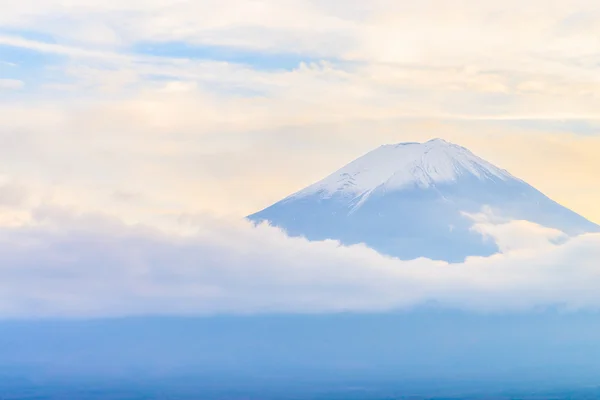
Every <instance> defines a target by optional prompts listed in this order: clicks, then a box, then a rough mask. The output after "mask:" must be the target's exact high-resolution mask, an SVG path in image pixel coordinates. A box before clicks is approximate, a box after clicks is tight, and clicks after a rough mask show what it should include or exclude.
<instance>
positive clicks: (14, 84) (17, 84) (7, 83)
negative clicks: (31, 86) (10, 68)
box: [0, 79, 25, 90]
mask: <svg viewBox="0 0 600 400" xmlns="http://www.w3.org/2000/svg"><path fill="white" fill-rule="evenodd" d="M23 86H25V83H24V82H23V81H20V80H18V79H0V90H16V89H21V88H22V87H23Z"/></svg>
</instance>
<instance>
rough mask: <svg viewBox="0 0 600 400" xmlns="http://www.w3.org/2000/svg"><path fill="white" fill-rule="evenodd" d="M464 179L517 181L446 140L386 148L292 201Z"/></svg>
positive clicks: (333, 175) (371, 153)
mask: <svg viewBox="0 0 600 400" xmlns="http://www.w3.org/2000/svg"><path fill="white" fill-rule="evenodd" d="M461 177H471V178H476V179H480V180H484V179H498V180H507V179H515V178H514V177H513V176H512V175H510V174H509V173H508V172H507V171H505V170H502V169H499V168H497V167H495V166H494V165H492V164H490V163H488V162H487V161H485V160H483V159H481V158H479V157H477V156H476V155H474V154H473V153H471V152H470V151H469V150H467V149H465V148H464V147H461V146H458V145H455V144H452V143H449V142H447V141H445V140H443V139H433V140H430V141H428V142H425V143H415V142H410V143H398V144H388V145H383V146H381V147H379V148H377V149H375V150H373V151H371V152H369V153H367V154H365V155H364V156H362V157H360V158H358V159H357V160H355V161H353V162H351V163H350V164H348V165H346V166H345V167H343V168H341V169H340V170H338V171H336V172H334V173H333V174H331V175H329V176H328V177H326V178H325V179H323V180H322V181H320V182H317V183H315V184H313V185H311V186H309V187H307V188H306V189H304V190H302V191H300V192H298V193H296V194H294V195H292V197H303V196H310V195H313V194H315V193H318V194H319V195H320V196H321V197H323V198H328V197H331V196H333V195H334V194H342V195H344V196H346V197H348V196H358V195H361V194H363V193H367V192H372V191H373V190H375V189H381V190H386V191H394V190H402V189H404V188H408V187H415V186H416V187H420V188H427V187H433V186H436V185H440V184H445V183H451V182H455V181H457V180H458V179H460V178H461Z"/></svg>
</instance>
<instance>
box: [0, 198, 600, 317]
mask: <svg viewBox="0 0 600 400" xmlns="http://www.w3.org/2000/svg"><path fill="white" fill-rule="evenodd" d="M32 220H33V221H35V223H32V224H29V225H28V226H20V227H4V228H2V230H1V231H0V316H1V317H2V318H31V317H34V318H35V317H102V316H130V315H208V314H219V313H227V314H256V313H328V312H379V311H391V310H403V309H410V308H413V307H416V306H420V305H426V304H429V305H431V304H436V305H437V306H440V307H445V308H454V309H462V310H470V311H475V312H507V311H510V312H521V311H530V310H533V309H536V308H545V307H559V308H563V309H565V310H576V309H582V308H583V309H597V308H600V293H599V292H598V290H597V287H598V281H599V279H600V273H599V272H598V268H597V267H598V261H597V260H599V259H600V235H585V236H579V237H575V238H566V237H565V236H564V235H562V234H561V233H560V232H557V231H554V230H550V229H546V228H544V227H540V226H536V225H533V224H531V223H528V222H525V221H513V222H499V221H493V219H490V218H489V217H486V216H485V215H482V216H478V217H477V218H476V224H475V225H474V229H476V230H478V231H479V232H481V233H482V234H483V235H484V236H485V237H487V238H488V240H496V242H497V243H498V244H499V246H500V248H501V251H502V253H499V254H497V255H494V256H491V257H488V258H477V257H476V258H469V259H467V260H466V261H465V262H464V263H460V264H447V263H445V262H440V261H432V260H428V259H418V260H413V261H401V260H398V259H392V258H388V257H384V256H382V255H380V254H378V253H376V252H375V251H373V250H371V249H369V248H367V247H364V246H362V245H357V246H352V247H342V246H339V244H338V243H336V242H334V241H325V242H308V241H306V240H304V239H302V238H289V237H287V236H286V235H285V234H284V233H283V232H282V231H280V230H278V229H275V228H272V227H269V226H264V225H261V226H258V227H253V226H252V225H250V224H248V223H245V222H244V223H241V222H231V221H222V220H214V219H210V218H204V217H202V218H198V217H189V218H187V219H182V220H181V221H180V222H181V223H185V224H187V225H188V227H189V228H190V232H193V233H191V234H190V233H188V234H177V235H174V234H166V233H162V232H160V231H157V230H154V229H150V228H145V227H141V226H127V225H124V224H123V223H121V222H120V221H118V220H114V219H110V218H108V217H104V216H101V215H91V214H90V215H81V214H80V215H76V214H73V213H71V212H68V211H66V210H64V209H60V208H49V207H47V208H43V209H37V210H36V212H35V214H34V215H33V217H32ZM522 238H526V239H527V240H522Z"/></svg>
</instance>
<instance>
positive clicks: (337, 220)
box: [248, 139, 600, 262]
mask: <svg viewBox="0 0 600 400" xmlns="http://www.w3.org/2000/svg"><path fill="white" fill-rule="evenodd" d="M484 207H491V209H492V210H493V211H494V213H495V214H496V215H499V216H501V217H505V218H509V219H524V220H528V221H531V222H535V223H538V224H540V225H544V226H547V227H551V228H556V229H559V230H561V231H563V232H565V233H567V234H569V235H577V234H581V233H585V232H598V231H600V227H599V226H598V225H595V224H593V223H592V222H590V221H588V220H586V219H585V218H583V217H581V216H580V215H578V214H576V213H574V212H572V211H570V210H568V209H566V208H564V207H562V206H561V205H559V204H557V203H556V202H554V201H552V200H551V199H549V198H548V197H546V196H545V195H543V194H542V193H541V192H539V191H538V190H536V189H535V188H533V187H532V186H530V185H528V184H527V183H525V182H523V181H522V180H520V179H518V178H516V177H514V176H512V175H511V174H510V173H508V172H507V171H505V170H502V169H500V168H498V167H496V166H494V165H492V164H490V163H488V162H487V161H485V160H483V159H481V158H479V157H477V156H476V155H474V154H473V153H471V152H470V151H469V150H467V149H465V148H464V147H461V146H457V145H455V144H451V143H448V142H446V141H444V140H441V139H434V140H430V141H428V142H426V143H400V144H396V145H386V146H381V147H379V148H378V149H375V150H373V151H371V152H370V153H368V154H366V155H364V156H362V157H360V158H358V159H357V160H355V161H353V162H351V163H350V164H348V165H347V166H345V167H343V168H342V169H340V170H338V171H336V172H335V173H333V174H332V175H330V176H328V177H326V178H325V179H323V180H322V181H320V182H317V183H315V184H313V185H311V186H309V187H307V188H305V189H303V190H301V191H299V192H297V193H295V194H293V195H291V196H289V197H287V198H286V199H284V200H282V201H280V202H278V203H276V204H274V205H272V206H270V207H268V208H267V209H265V210H263V211H260V212H258V213H256V214H253V215H251V216H249V217H248V218H249V219H250V220H252V221H255V222H261V221H269V222H270V223H271V224H273V225H275V226H279V227H281V228H283V229H285V230H286V231H287V233H288V234H289V235H291V236H305V237H307V238H308V239H310V240H324V239H337V240H340V241H341V242H342V243H344V244H356V243H365V244H367V245H368V246H370V247H372V248H374V249H376V250H378V251H380V252H382V253H384V254H388V255H392V256H395V257H399V258H402V259H412V258H418V257H429V258H434V259H441V260H447V261H451V262H455V261H462V260H463V259H464V258H465V257H467V256H470V255H482V256H487V255H490V254H493V253H495V252H497V250H498V249H497V247H496V245H495V244H494V243H492V242H490V241H487V240H485V239H484V238H482V237H481V235H479V234H478V233H475V232H473V231H472V230H471V229H470V228H471V227H472V220H471V219H469V218H468V217H466V216H465V215H464V213H477V212H480V211H481V210H482V209H483V208H484Z"/></svg>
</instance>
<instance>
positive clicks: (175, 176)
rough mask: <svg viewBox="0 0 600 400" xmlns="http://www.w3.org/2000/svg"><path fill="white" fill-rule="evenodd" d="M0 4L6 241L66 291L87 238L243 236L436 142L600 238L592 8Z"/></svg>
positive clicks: (599, 85)
mask: <svg viewBox="0 0 600 400" xmlns="http://www.w3.org/2000/svg"><path fill="white" fill-rule="evenodd" d="M0 7H2V10H3V11H2V13H1V15H0V140H1V143H2V146H1V147H0V227H1V228H2V235H3V237H4V239H3V240H5V242H6V243H10V244H11V245H10V246H9V247H11V246H14V245H15V243H22V245H23V246H25V247H19V246H20V245H19V246H17V248H16V249H15V250H14V251H16V252H18V251H19V249H23V248H27V245H34V244H35V245H40V246H42V247H43V248H44V249H46V250H47V251H50V253H48V254H46V253H44V252H43V251H41V250H40V252H39V254H46V255H47V256H48V257H49V258H47V259H51V260H54V261H52V263H50V264H49V268H50V267H52V268H58V270H60V271H62V270H63V269H65V271H63V272H64V273H65V274H66V275H65V276H70V275H69V274H68V273H67V272H66V269H67V265H71V264H72V263H75V261H76V260H79V261H78V262H80V263H84V264H85V263H87V262H88V261H86V260H88V259H87V258H86V257H90V254H94V252H93V251H92V252H90V253H85V255H82V258H80V259H78V258H77V256H76V255H73V260H75V261H73V260H71V261H69V260H70V256H69V254H68V253H64V249H65V248H68V246H67V243H64V242H63V241H65V240H66V241H67V242H68V243H71V242H70V240H75V239H76V237H77V235H76V234H75V233H77V232H81V230H83V231H84V232H87V234H90V235H92V236H93V237H97V236H96V235H100V236H101V237H103V238H104V237H105V236H102V235H104V234H105V233H106V232H107V231H110V232H113V231H114V232H120V231H122V230H125V231H127V232H130V230H133V232H137V230H138V229H142V230H143V229H149V230H154V229H156V230H158V231H159V232H160V233H156V235H159V237H160V238H162V239H161V243H172V241H175V242H177V243H179V242H178V241H180V240H190V239H189V238H188V239H184V236H174V235H187V234H189V231H190V230H192V231H194V232H195V231H196V230H197V229H198V223H195V224H189V223H187V222H186V221H198V220H201V221H206V220H208V221H213V219H216V220H219V221H226V222H220V223H216V225H218V226H221V225H220V224H224V225H225V226H229V225H228V224H230V223H233V224H237V223H240V222H239V219H240V218H242V217H243V216H245V215H248V214H251V213H253V212H256V211H258V210H260V209H262V208H264V207H266V206H268V205H270V204H272V203H274V202H276V201H277V200H279V199H281V198H283V197H285V196H287V195H288V194H290V193H292V192H295V191H297V190H299V189H301V188H303V187H305V186H307V185H309V184H311V183H313V182H315V181H317V180H319V179H321V178H322V177H324V176H325V175H328V174H329V173H331V172H332V171H333V170H335V169H337V168H339V167H341V166H343V165H345V164H346V163H348V162H350V161H351V160H353V159H354V158H356V157H358V156H360V155H362V154H364V153H366V152H367V151H369V150H371V149H373V148H375V147H378V146H380V145H381V144H386V143H397V142H404V141H425V140H428V139H431V138H435V137H441V138H444V139H446V140H449V141H452V142H455V143H458V144H461V145H463V146H465V147H468V148H469V149H471V150H472V151H473V152H475V153H476V154H478V155H480V156H481V157H483V158H485V159H486V160H488V161H490V162H492V163H494V164H496V165H498V166H500V167H502V168H506V169H508V170H509V171H510V172H511V173H513V174H514V175H516V176H518V177H520V178H522V179H524V180H525V181H527V182H528V183H530V184H532V185H533V186H535V187H537V188H538V189H540V190H541V191H542V192H544V193H545V194H547V195H549V196H550V197H551V198H553V199H554V200H556V201H558V202H560V203H561V204H563V205H565V206H567V207H569V208H571V209H573V210H574V211H576V212H578V213H580V214H582V215H584V216H585V217H587V218H589V219H591V220H593V221H595V222H600V207H598V204H600V179H598V174H599V173H600V158H599V157H598V156H597V155H598V154H600V74H599V73H598V63H599V62H600V53H598V48H600V47H599V45H600V43H599V39H598V38H599V37H600V5H599V4H598V2H597V1H594V0H569V1H559V2H554V3H552V4H548V3H547V2H541V1H539V0H532V1H529V2H527V3H526V4H524V3H522V2H521V1H516V0H507V1H503V2H497V1H488V0H483V1H482V0H477V1H475V0H462V1H460V0H457V1H446V0H424V1H419V2H414V1H403V0H401V1H398V0H394V1H392V0H357V1H352V2H348V1H342V0H319V1H317V0H264V1H252V0H243V1H241V0H218V1H216V0H203V1H181V0H143V1H142V0H118V1H117V0H102V1H100V0H22V1H19V2H17V3H15V2H14V1H8V0H0ZM49 210H50V211H49ZM48 215H51V216H52V218H49V217H48ZM48 218H49V219H48ZM48 221H50V222H48ZM56 221H59V222H56ZM65 221H70V222H72V223H73V224H75V225H76V226H77V229H75V228H73V229H74V231H69V230H68V229H67V228H65V226H67V225H65V224H66V222H65ZM106 221H109V222H106ZM182 221H183V222H182ZM232 221H233V222H232ZM211 224H212V225H211ZM200 225H202V226H214V223H213V222H211V223H209V224H208V225H207V223H206V222H202V223H201V224H200ZM107 226H109V227H112V228H109V227H107ZM142 226H143V227H144V228H141V227H142ZM190 226H191V227H192V228H190ZM494 226H496V225H494ZM111 229H112V230H111ZM219 229H221V228H219ZM222 229H225V228H222ZM228 229H229V228H228ZM236 229H238V228H236ZM239 229H241V231H243V232H246V231H245V229H247V227H242V228H239ZM265 229H266V228H265ZM540 229H541V228H540ZM73 232H75V233H73ZM153 232H154V231H153ZM235 232H238V231H237V230H235ZM128 234H130V233H128ZM131 234H133V233H131ZM136 235H137V233H136ZM153 235H154V234H153ZM161 235H162V236H161ZM169 235H171V236H169ZM236 235H238V236H239V235H241V234H236ZM273 235H275V233H273ZM84 236H85V235H84ZM234 236H235V235H234ZM136 237H137V236H136ZM144 237H145V236H144ZM185 237H187V236H185ZM236 237H237V236H236ZM244 237H245V236H244ZM542 237H543V238H545V237H546V236H545V234H544V235H542ZM195 240H198V239H197V238H196V239H195ZM589 240H591V239H589ZM21 241H23V242H21ZM542 242H544V243H545V241H544V240H542ZM6 243H5V244H6ZM32 243H33V244H32ZM294 243H295V242H294ZM536 243H537V242H536ZM586 243H587V242H586ZM53 245H56V246H58V247H56V248H54V247H52V246H53ZM71 245H72V244H71ZM7 246H8V245H7ZM65 246H67V247H65ZM165 246H166V245H165ZM236 246H237V245H236ZM290 246H292V245H290ZM83 247H85V246H83ZM284 247H285V246H284ZM292 247H293V246H292ZM169 248H170V247H169ZM111 249H112V250H113V251H114V252H115V257H116V259H118V260H122V258H127V260H128V262H127V263H125V264H126V265H128V266H130V267H131V268H133V269H132V270H131V271H133V272H131V271H130V270H129V269H127V271H130V272H131V273H134V272H135V270H136V269H135V268H136V267H135V266H136V265H138V264H136V262H134V261H132V260H133V259H135V256H134V255H126V254H125V253H126V252H125V250H124V249H123V248H119V247H115V248H112V247H111ZM51 250H52V251H51ZM55 250H56V252H55ZM58 250H61V251H58ZM88 250H89V249H88ZM81 251H84V249H82V250H81ZM90 251H91V250H90ZM140 251H141V250H140ZM169 251H172V250H169ZM232 251H233V250H232ZM343 251H346V250H343ZM565 251H566V250H565ZM27 254H29V253H27ZM233 254H239V253H235V252H233ZM292 254H293V252H292ZM586 254H587V253H586ZM6 257H8V256H6ZM15 257H17V256H15ZM18 257H24V256H23V254H20V253H19V255H18ZM341 257H343V256H341ZM19 259H21V258H19ZM596 259H597V258H596ZM7 260H8V259H7ZM56 260H63V262H60V263H59V262H58V261H56ZM26 261H27V260H25V261H22V262H23V263H26V264H27V263H30V261H27V262H26ZM38 261H39V260H38ZM55 261H56V262H55ZM20 262H21V261H20ZM145 262H146V261H143V260H142V261H140V263H141V264H140V265H142V264H143V265H146V264H144V263H145ZM11 263H13V264H14V262H12V261H11ZM542 264H543V262H542ZM15 265H16V264H15ZM27 265H30V264H27ZM577 265H581V264H577ZM128 268H129V267H128ZM232 268H233V267H232ZM582 268H583V267H582ZM52 270H53V269H52ZM236 271H237V270H236ZM6 273H8V274H9V275H10V276H11V277H14V279H17V278H18V276H20V275H19V274H16V275H15V272H14V271H12V270H10V271H8V272H6ZM30 273H32V274H34V272H30ZM57 273H58V272H57ZM128 273H129V272H128ZM59 276H61V275H60V274H59ZM19 279H20V278H19ZM65 279H67V278H65ZM7 282H8V281H7ZM65 284H66V283H65ZM216 286H217V287H221V286H219V285H216ZM81 287H86V286H85V285H82V286H81ZM30 289H31V290H33V289H32V288H30ZM105 300H106V299H105ZM15 301H16V300H15ZM25 303H27V302H25ZM392 303H393V302H392ZM15 304H16V303H15ZM18 304H19V306H18V307H17V306H16V305H15V307H16V308H15V309H18V310H21V311H22V310H23V308H22V306H23V302H22V301H21V300H19V301H18ZM103 304H104V303H103ZM394 304H395V303H394ZM7 307H9V306H7ZM11 307H12V306H11ZM9 308H10V307H9ZM92 308H93V307H92ZM11 309H12V308H11ZM57 309H61V310H62V308H60V307H58V308H57ZM108 309H110V307H108ZM55 311H56V310H55ZM7 313H8V314H10V312H8V311H7Z"/></svg>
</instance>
